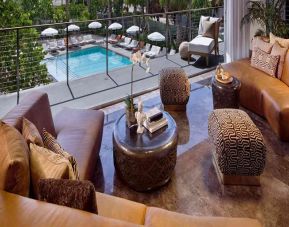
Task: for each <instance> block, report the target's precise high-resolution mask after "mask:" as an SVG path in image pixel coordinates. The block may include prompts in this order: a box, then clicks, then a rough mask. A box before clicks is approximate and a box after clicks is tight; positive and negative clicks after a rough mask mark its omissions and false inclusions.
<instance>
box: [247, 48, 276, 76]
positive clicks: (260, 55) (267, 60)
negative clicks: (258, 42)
mask: <svg viewBox="0 0 289 227" xmlns="http://www.w3.org/2000/svg"><path fill="white" fill-rule="evenodd" d="M279 58H280V56H274V55H270V54H267V53H266V52H264V51H262V50H260V49H259V48H257V49H256V50H255V51H253V54H252V58H251V66H252V67H254V68H257V69H259V70H261V71H263V72H265V73H267V74H269V75H270V76H273V77H275V76H276V72H277V67H278V62H279Z"/></svg>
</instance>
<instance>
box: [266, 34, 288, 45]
mask: <svg viewBox="0 0 289 227" xmlns="http://www.w3.org/2000/svg"><path fill="white" fill-rule="evenodd" d="M276 42H278V43H279V44H280V45H281V46H282V47H285V48H289V39H284V38H281V37H278V36H275V35H274V34H273V33H271V32H270V43H271V44H274V43H276Z"/></svg>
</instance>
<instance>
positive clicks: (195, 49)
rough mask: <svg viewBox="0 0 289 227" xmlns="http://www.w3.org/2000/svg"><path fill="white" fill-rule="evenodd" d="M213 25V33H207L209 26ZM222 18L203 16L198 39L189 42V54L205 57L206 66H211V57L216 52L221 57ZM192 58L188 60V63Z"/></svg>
mask: <svg viewBox="0 0 289 227" xmlns="http://www.w3.org/2000/svg"><path fill="white" fill-rule="evenodd" d="M210 22H211V23H213V25H212V31H210V32H208V31H206V27H207V26H210V25H208V24H210ZM220 22H221V19H220V18H216V17H205V16H201V19H200V23H199V31H198V35H197V37H195V38H194V39H193V40H192V41H191V42H189V46H188V53H189V56H191V55H192V54H195V55H199V56H203V57H205V58H206V65H207V66H208V65H209V55H210V54H211V53H212V52H213V51H214V52H215V55H219V28H220ZM189 61H190V58H188V63H189Z"/></svg>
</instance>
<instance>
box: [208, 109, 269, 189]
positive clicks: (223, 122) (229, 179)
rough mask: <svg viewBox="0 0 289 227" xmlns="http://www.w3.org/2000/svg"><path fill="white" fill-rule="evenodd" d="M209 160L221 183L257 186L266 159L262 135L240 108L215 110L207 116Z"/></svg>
mask: <svg viewBox="0 0 289 227" xmlns="http://www.w3.org/2000/svg"><path fill="white" fill-rule="evenodd" d="M208 125H209V126H208V129H209V136H210V138H211V140H212V142H213V143H214V146H215V149H214V151H213V163H214V166H215V168H216V172H217V175H218V177H219V179H220V181H221V182H222V183H223V184H233V185H260V175H261V174H262V172H263V170H264V167H265V161H266V147H265V144H264V141H263V136H262V134H261V132H260V131H259V129H258V128H257V127H256V125H255V124H254V123H253V121H252V120H251V119H250V117H249V116H248V115H247V113H245V112H244V111H242V110H236V109H217V110H214V111H213V112H212V113H211V114H210V116H209V122H208Z"/></svg>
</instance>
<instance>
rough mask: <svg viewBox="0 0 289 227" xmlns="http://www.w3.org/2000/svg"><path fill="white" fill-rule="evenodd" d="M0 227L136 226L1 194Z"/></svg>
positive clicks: (8, 194) (9, 194) (5, 193)
mask: <svg viewBox="0 0 289 227" xmlns="http://www.w3.org/2000/svg"><path fill="white" fill-rule="evenodd" d="M0 217H5V218H0V226H21V227H26V226H27V227H28V226H29V227H30V226H43V227H45V226H62V227H66V226H67V227H70V226H87V227H90V226H91V227H93V226H102V227H131V226H139V225H135V224H132V223H128V222H123V221H120V220H114V219H111V218H105V217H101V216H98V215H96V214H93V213H88V212H85V211H81V210H77V209H73V208H69V207H64V206H58V205H55V204H51V203H46V202H41V201H37V200H33V199H29V198H24V197H21V196H17V195H14V194H11V193H7V192H4V191H0Z"/></svg>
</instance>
